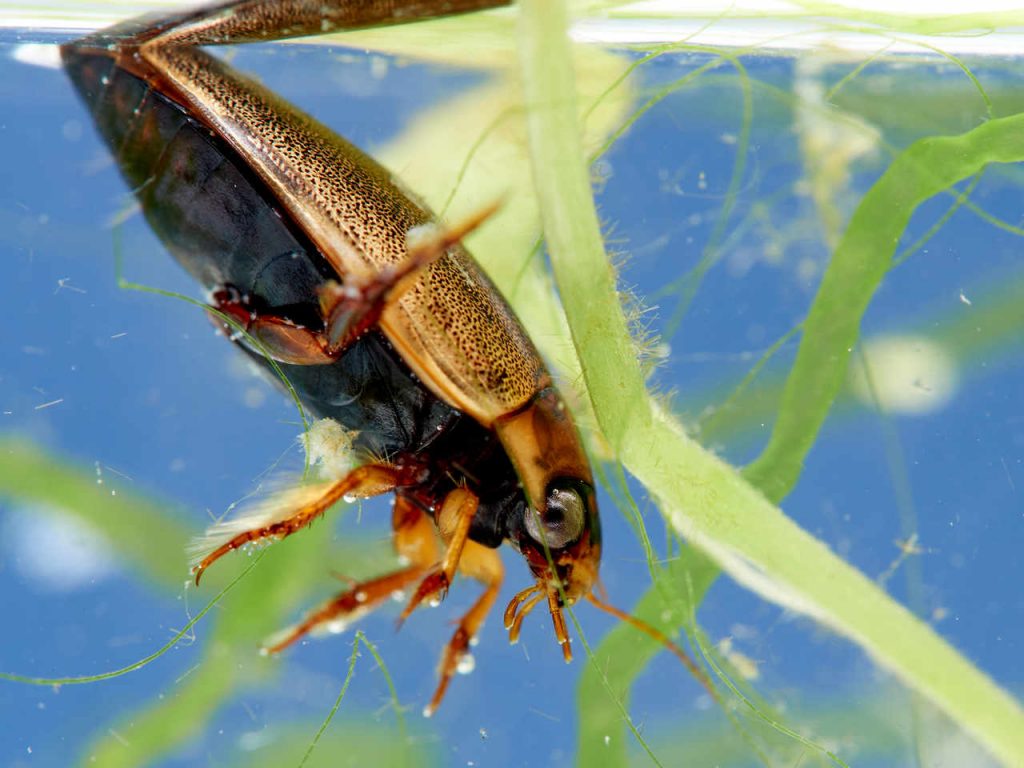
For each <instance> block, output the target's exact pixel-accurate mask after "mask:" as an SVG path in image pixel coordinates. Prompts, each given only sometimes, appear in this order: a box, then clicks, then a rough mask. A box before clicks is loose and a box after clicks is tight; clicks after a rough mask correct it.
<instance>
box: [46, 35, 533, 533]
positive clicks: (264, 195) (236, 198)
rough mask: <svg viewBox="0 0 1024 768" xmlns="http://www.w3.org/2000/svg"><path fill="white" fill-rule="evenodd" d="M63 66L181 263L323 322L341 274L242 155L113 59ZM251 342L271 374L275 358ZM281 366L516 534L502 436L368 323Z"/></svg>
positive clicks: (437, 483)
mask: <svg viewBox="0 0 1024 768" xmlns="http://www.w3.org/2000/svg"><path fill="white" fill-rule="evenodd" d="M65 66H66V69H67V71H68V73H69V75H70V76H71V78H72V80H73V82H74V83H75V86H76V88H77V89H78V91H79V93H80V94H81V96H82V98H83V100H84V101H85V103H86V105H87V106H88V108H89V110H90V112H91V113H92V115H93V118H94V120H95V123H96V126H97V128H98V130H99V131H100V133H101V135H102V136H103V138H104V140H105V141H106V142H107V144H108V145H109V147H110V149H111V151H112V152H113V153H114V155H115V158H116V159H117V162H118V165H119V167H120V170H121V173H122V174H123V175H124V177H125V180H126V181H127V182H128V184H129V185H130V186H131V187H132V189H133V190H135V195H136V197H137V199H138V201H139V203H140V205H141V207H142V211H143V213H144V215H145V217H146V219H147V221H148V223H149V225H150V226H151V227H152V229H153V231H154V232H155V233H156V234H157V235H158V236H159V237H160V239H161V240H162V241H163V243H164V244H165V246H166V247H167V248H168V250H169V251H170V252H171V253H172V254H173V255H174V256H175V258H176V259H177V260H178V261H179V262H180V263H181V264H182V266H184V267H185V268H186V269H187V270H188V271H189V272H190V273H191V274H192V275H193V277H194V278H195V279H196V280H197V281H198V282H199V283H200V284H202V285H203V286H205V287H206V289H207V290H209V291H211V292H212V291H214V290H217V289H219V288H220V287H222V286H225V285H230V286H234V287H235V288H237V289H238V290H239V291H240V292H242V293H245V294H247V296H248V300H249V302H250V304H251V306H252V307H253V308H254V309H255V310H257V311H259V312H264V313H271V314H274V315H277V316H280V317H284V318H287V319H289V320H291V321H294V322H295V323H296V324H298V325H303V326H311V327H313V326H317V325H322V324H323V321H322V319H321V317H320V305H319V297H318V290H319V288H320V287H321V286H322V285H323V284H324V283H325V282H326V281H328V280H341V279H343V278H342V276H341V275H338V274H337V272H336V271H335V270H334V269H333V268H332V267H331V265H329V264H328V263H327V261H326V260H325V259H324V258H323V256H322V255H321V254H320V252H319V251H318V249H317V248H316V247H315V246H314V245H313V244H312V243H311V242H310V241H309V239H308V238H307V237H305V236H304V234H303V232H302V230H301V228H300V227H298V226H297V225H296V224H295V222H294V221H292V220H291V218H290V216H289V215H288V213H287V211H285V210H283V209H282V206H280V205H279V204H278V203H277V201H276V200H275V199H274V196H273V194H272V193H271V192H270V190H268V189H267V187H266V185H265V184H263V183H262V181H261V180H260V179H259V178H258V177H257V176H256V175H255V174H254V173H252V172H251V170H250V169H249V168H248V165H247V164H246V163H245V162H244V161H243V160H242V159H241V158H240V157H239V156H238V153H237V152H236V151H235V150H234V149H233V148H232V147H231V146H230V145H228V143H227V142H225V141H224V140H223V139H221V138H219V137H217V136H215V135H211V134H210V131H209V130H208V129H207V128H206V127H205V126H203V125H202V124H201V123H200V122H199V121H198V120H196V119H195V118H193V117H191V116H190V115H189V114H188V113H187V112H186V111H185V109H184V108H183V107H182V106H181V105H179V104H176V103H175V102H173V101H172V100H170V99H168V98H167V97H166V96H164V95H162V94H160V93H158V92H156V91H155V90H153V89H152V88H150V87H149V86H148V85H147V84H146V83H145V82H144V81H143V80H141V79H140V78H138V77H136V76H135V75H134V74H132V73H130V72H127V71H126V70H124V69H122V68H120V67H118V66H116V62H115V61H114V60H113V59H112V58H111V57H108V56H104V55H99V54H96V53H95V52H93V51H92V50H90V49H87V48H83V49H81V50H80V51H75V50H72V51H70V52H67V53H65ZM338 141H343V140H342V139H340V138H339V139H338ZM348 149H349V151H350V152H351V153H352V154H353V155H359V156H360V157H361V160H362V162H364V163H366V164H367V165H370V166H373V167H375V168H376V169H377V170H378V172H379V173H380V174H381V175H382V176H386V172H385V171H384V170H383V169H380V168H379V166H377V165H376V163H375V162H374V161H373V160H372V159H371V158H369V157H366V156H365V155H363V154H362V153H361V152H359V150H358V149H356V148H355V147H351V145H349V147H348ZM410 204H412V203H411V202H410ZM420 213H421V216H422V220H423V221H427V220H428V218H429V217H428V215H427V214H426V212H423V211H420ZM241 346H242V348H243V349H245V351H246V352H247V354H248V355H249V357H250V358H251V359H252V360H253V361H255V362H256V363H257V364H259V365H261V366H262V367H264V368H267V369H268V373H269V368H268V363H267V360H266V358H265V357H264V356H263V355H261V354H259V353H257V352H255V351H253V350H251V349H250V348H248V347H246V346H244V345H241ZM278 364H279V365H280V366H281V367H282V369H283V370H284V372H285V375H286V376H287V377H288V380H289V381H290V382H291V384H292V386H293V387H294V388H295V390H296V392H297V393H298V395H299V397H300V399H301V400H302V402H303V404H304V405H305V406H307V407H308V408H309V409H310V410H311V411H312V412H313V413H315V414H316V415H317V416H320V417H330V418H332V419H335V420H336V421H338V422H339V423H341V424H342V425H343V426H344V427H346V428H347V429H349V430H353V431H356V432H358V433H359V434H358V437H357V439H356V443H355V445H356V447H357V448H358V449H359V450H361V451H362V452H363V453H365V454H366V455H370V456H375V457H386V458H388V459H389V460H391V461H393V462H407V463H414V464H418V465H421V466H422V469H423V472H424V474H421V476H420V478H419V479H418V481H417V483H416V484H415V486H410V487H408V488H407V489H404V490H402V491H400V493H404V494H405V495H407V496H409V497H410V498H411V499H413V500H414V501H415V502H416V503H417V504H418V505H420V506H421V507H423V508H424V509H426V510H429V511H431V512H433V511H434V510H435V509H436V508H437V507H438V506H439V505H440V502H441V500H442V499H443V498H444V497H445V495H446V494H447V493H448V492H449V491H451V490H452V488H454V487H456V486H458V485H464V486H467V487H469V488H470V489H471V490H473V492H474V493H476V494H477V495H478V497H479V499H480V502H481V503H480V507H479V509H478V511H477V514H476V515H475V517H474V520H473V525H472V528H471V531H470V536H471V538H472V539H473V540H475V541H478V542H480V543H482V544H485V545H486V546H489V547H497V546H498V545H500V544H501V542H502V541H503V540H504V539H507V538H514V535H515V534H517V533H518V527H519V524H517V522H516V521H517V520H521V518H522V516H523V512H524V510H525V507H526V501H525V498H524V497H523V493H522V490H521V488H520V487H519V481H518V478H517V476H516V473H515V470H514V469H513V466H512V464H511V463H510V462H509V459H508V457H507V455H506V453H505V451H504V449H503V447H502V445H501V442H500V440H499V439H498V437H497V434H496V433H495V432H494V431H493V430H491V429H487V428H485V427H483V426H482V425H480V424H479V423H478V422H477V421H476V420H475V419H473V418H471V417H469V416H467V415H466V414H465V413H463V412H461V411H459V410H457V409H455V408H453V407H452V406H451V405H449V404H448V403H446V402H444V401H442V400H441V399H440V398H438V397H437V396H436V395H435V394H434V393H433V392H431V391H430V390H429V389H428V388H427V387H425V386H424V385H423V384H422V382H421V381H420V380H419V379H418V377H416V376H415V375H414V374H413V373H412V371H411V370H410V368H409V366H408V365H407V364H406V363H405V361H404V360H403V359H402V357H401V356H400V355H399V354H398V352H397V351H396V350H395V348H394V346H393V345H392V344H391V343H390V341H389V340H388V339H387V338H386V336H384V335H383V334H382V333H380V332H379V331H376V330H371V331H370V332H368V333H365V334H364V335H362V336H361V337H360V338H359V339H357V340H356V341H355V342H354V343H353V344H352V345H351V346H349V347H347V348H346V349H345V350H344V351H343V352H342V353H341V354H340V356H339V357H338V358H337V360H335V361H334V362H333V363H329V364H325V365H289V364H287V363H278ZM271 376H272V377H273V374H271ZM275 378H276V377H275ZM513 529H514V530H513Z"/></svg>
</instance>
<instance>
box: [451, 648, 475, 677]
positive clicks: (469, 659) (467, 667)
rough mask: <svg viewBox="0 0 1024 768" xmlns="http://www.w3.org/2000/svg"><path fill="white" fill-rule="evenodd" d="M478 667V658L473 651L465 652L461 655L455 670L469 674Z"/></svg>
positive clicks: (461, 673)
mask: <svg viewBox="0 0 1024 768" xmlns="http://www.w3.org/2000/svg"><path fill="white" fill-rule="evenodd" d="M474 669H476V659H475V658H474V657H473V654H472V653H464V654H462V656H460V657H459V661H458V663H457V664H456V665H455V671H456V672H458V673H459V674H460V675H468V674H469V673H470V672H472V671H473V670H474Z"/></svg>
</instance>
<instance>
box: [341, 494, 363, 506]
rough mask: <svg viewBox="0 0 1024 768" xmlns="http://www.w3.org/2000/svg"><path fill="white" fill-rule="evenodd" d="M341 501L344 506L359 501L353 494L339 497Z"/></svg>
mask: <svg viewBox="0 0 1024 768" xmlns="http://www.w3.org/2000/svg"><path fill="white" fill-rule="evenodd" d="M341 499H342V501H344V502H345V503H346V504H355V503H356V501H358V500H359V497H358V496H356V495H355V494H354V493H346V494H345V495H344V496H342V497H341Z"/></svg>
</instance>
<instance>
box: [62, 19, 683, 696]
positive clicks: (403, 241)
mask: <svg viewBox="0 0 1024 768" xmlns="http://www.w3.org/2000/svg"><path fill="white" fill-rule="evenodd" d="M506 3H507V0H447V2H444V3H438V2H435V1H432V0H396V2H390V3H388V2H371V1H370V0H230V1H229V2H226V3H223V4H221V5H217V6H213V7H209V8H205V9H202V10H199V11H194V12H186V13H181V14H177V15H172V16H166V17H159V18H141V19H136V20H132V21H129V22H126V23H123V24H121V25H117V26H115V27H112V28H110V29H107V30H103V31H100V32H98V33H95V34H93V35H90V36H88V37H85V38H83V39H81V40H78V41H75V42H73V43H70V44H68V45H65V46H64V47H63V49H62V55H63V59H64V66H65V69H66V71H67V73H68V75H69V76H70V78H71V80H72V81H73V83H74V85H75V87H76V88H77V90H78V92H79V94H80V95H81V97H82V99H83V100H84V102H85V103H86V105H87V107H88V108H89V110H90V111H91V113H92V116H93V118H94V120H95V123H96V126H97V128H98V130H99V132H100V134H101V135H102V136H103V138H104V139H105V141H106V142H107V143H108V145H109V146H110V148H111V151H112V152H113V154H114V155H115V157H116V159H117V162H118V164H119V167H120V171H121V173H122V175H123V176H124V177H125V179H126V180H127V182H128V184H129V185H130V186H131V188H132V189H133V190H134V193H135V195H136V197H137V198H138V200H139V203H140V205H141V208H142V211H143V213H144V215H145V217H146V219H147V221H148V223H149V225H150V226H151V227H152V228H153V230H154V231H155V232H156V233H157V235H158V236H159V237H160V238H161V240H162V241H163V242H164V243H165V245H166V247H167V248H168V249H169V250H170V251H171V253H172V254H173V255H174V256H175V258H176V259H177V260H178V261H179V262H180V263H181V264H182V265H183V266H184V267H185V268H186V269H187V270H188V271H189V272H190V273H191V274H192V275H193V276H194V277H195V278H196V279H197V280H198V281H199V282H200V283H201V284H202V285H203V286H204V287H205V289H206V290H207V291H208V294H209V300H210V304H211V306H212V307H213V308H214V309H216V310H218V311H219V312H220V313H223V314H225V315H227V316H229V317H231V318H233V319H234V320H235V322H236V323H238V324H240V325H241V326H243V327H244V328H245V330H246V332H247V335H248V336H249V337H250V339H255V340H257V341H258V345H259V346H260V347H261V348H262V350H264V351H269V354H270V355H271V356H272V357H273V358H274V359H275V360H276V361H277V362H278V363H279V364H280V366H281V367H282V368H283V370H284V372H285V374H286V376H287V377H288V379H289V381H290V382H291V383H292V385H293V386H294V387H295V389H296V390H297V392H298V393H299V395H300V397H301V399H302V401H303V403H304V404H305V405H306V406H307V407H308V408H309V409H310V410H312V411H313V412H314V413H316V414H317V415H318V416H322V417H330V418H332V419H335V420H336V421H338V422H339V423H340V424H342V425H343V426H344V427H346V428H347V429H348V430H351V431H352V432H354V433H357V434H358V436H357V437H356V440H355V447H356V448H357V449H358V451H359V452H360V455H361V456H362V457H364V461H363V463H361V465H359V466H358V467H356V468H355V469H353V470H352V471H350V472H349V473H348V474H347V475H345V476H344V477H342V478H341V479H337V480H334V481H331V482H327V483H323V484H320V485H313V486H310V487H308V488H306V489H305V490H303V491H302V499H301V501H300V502H298V503H292V504H291V505H289V506H287V507H282V508H279V509H277V510H276V511H275V513H274V514H272V515H270V516H269V517H265V518H264V519H260V520H254V519H242V520H240V521H231V522H229V523H227V524H224V525H221V526H219V527H215V528H214V529H211V532H210V537H209V538H208V539H207V541H208V542H212V543H211V544H209V546H208V547H207V548H206V549H205V550H204V551H203V552H202V553H201V556H200V557H199V558H198V560H197V563H196V566H195V568H194V574H195V578H196V581H197V582H198V581H199V578H200V576H201V575H202V573H203V572H204V571H205V570H206V569H207V568H208V567H209V566H210V565H212V564H213V563H214V562H215V561H216V560H217V559H219V558H220V557H221V556H222V555H224V554H226V553H227V552H230V551H232V550H235V549H238V548H239V547H242V546H244V545H246V544H249V543H251V542H259V541H262V540H272V539H281V538H284V537H286V536H288V535H290V534H291V533H294V532H295V531H298V530H300V529H302V528H304V527H305V526H307V525H309V524H310V523H311V522H312V521H314V520H315V519H317V518H318V517H320V516H321V515H322V514H323V513H324V512H325V511H326V510H327V509H328V508H330V507H331V506H332V505H333V504H334V503H335V502H337V501H338V500H339V499H341V498H342V497H369V496H374V495H379V494H384V493H390V492H393V493H394V506H393V513H392V525H393V532H394V545H395V548H396V550H397V552H398V554H399V555H400V556H401V558H402V559H403V560H404V562H405V565H404V566H403V567H402V568H400V569H399V570H397V571H395V572H393V573H389V574H386V575H383V576H380V577H377V578H374V579H370V580H369V581H366V582H364V583H361V584H358V585H356V586H354V587H352V588H351V589H349V590H347V591H345V592H344V593H342V594H340V595H338V596H337V597H335V598H334V599H332V600H330V601H328V602H327V603H325V604H323V605H322V606H320V607H319V608H317V609H316V610H314V611H313V612H311V613H310V614H309V615H308V616H307V617H306V618H305V619H304V620H303V621H301V622H300V623H299V624H298V625H297V626H295V627H293V628H292V629H290V630H288V631H286V632H285V633H283V634H282V635H281V636H280V637H278V638H277V640H276V642H274V643H273V644H272V647H271V648H270V650H272V651H277V650H281V649H282V648H283V647H285V646H286V645H288V644H290V643H292V642H294V641H295V640H297V639H298V638H299V637H301V636H303V635H304V634H305V633H307V632H309V631H310V630H313V629H316V628H318V627H322V626H341V625H344V624H345V623H347V622H349V621H352V620H354V619H356V618H358V617H359V616H361V615H363V614H365V613H366V612H368V611H369V610H372V609H373V608H375V607H377V606H378V605H379V604H381V603H382V602H384V601H385V600H386V599H387V598H389V597H390V596H391V595H392V594H393V593H394V592H396V591H400V590H403V589H405V588H410V589H411V588H412V587H413V585H416V587H415V589H414V590H413V591H412V597H411V599H410V600H409V602H408V604H407V606H406V607H405V610H404V612H403V613H402V619H404V618H405V617H407V616H408V615H409V614H410V613H411V612H412V611H413V610H414V609H415V608H416V607H417V606H418V605H419V604H420V603H421V602H423V601H424V600H435V599H437V598H439V597H443V596H444V594H445V593H446V592H447V589H448V587H449V585H450V584H451V582H452V580H453V578H454V576H455V574H456V572H460V573H462V574H463V575H464V576H469V577H471V578H474V579H476V580H479V581H480V582H482V583H483V584H484V592H483V594H482V595H481V596H480V597H479V598H478V599H477V601H476V602H475V603H474V604H473V605H472V607H471V608H470V609H469V611H468V612H467V613H466V614H465V615H464V616H463V617H462V618H461V620H460V622H459V624H458V628H457V629H456V631H455V633H454V635H453V637H452V638H451V640H450V641H449V643H448V645H447V646H446V648H445V650H444V653H443V657H442V662H441V668H440V681H439V683H438V686H437V689H436V692H435V693H434V695H433V698H432V699H431V701H430V703H429V704H428V706H427V708H426V709H425V712H426V713H427V714H429V713H430V712H433V711H434V710H435V709H436V707H437V706H438V704H439V703H440V701H441V699H442V697H443V695H444V692H445V690H446V687H447V685H448V682H449V680H450V678H451V676H452V675H453V674H454V672H455V671H456V670H457V669H458V667H459V663H460V660H462V659H464V658H465V657H466V655H467V654H468V653H469V646H470V644H471V642H472V640H473V638H474V637H475V636H476V634H477V633H478V631H479V630H480V627H481V625H482V624H483V621H484V619H485V617H486V615H487V614H488V612H489V611H490V610H491V608H492V606H493V604H494V602H495V600H496V599H497V596H498V590H499V587H500V585H501V582H502V578H503V568H502V564H501V561H500V559H499V557H498V554H497V552H496V548H497V547H498V546H499V545H501V544H502V543H503V542H508V543H510V544H511V545H512V546H513V547H515V548H516V549H517V550H518V551H519V552H520V553H521V554H522V556H523V557H524V558H525V560H526V562H527V564H528V566H529V568H530V571H531V572H532V575H533V578H534V581H535V583H534V584H533V585H531V586H530V587H528V588H526V589H524V590H522V591H521V592H519V593H518V594H517V595H516V596H515V597H514V598H513V599H512V601H511V602H510V604H509V606H508V608H507V609H506V611H505V614H504V618H505V626H506V628H507V629H508V630H509V635H510V640H511V641H512V642H515V640H516V639H517V637H518V634H519V630H520V627H521V624H522V621H523V618H524V617H525V616H526V615H527V614H528V613H529V612H530V611H531V610H532V609H533V608H534V607H536V606H537V605H538V604H546V605H547V607H548V610H549V612H550V614H551V617H552V621H553V623H554V631H555V636H556V638H557V640H558V643H559V644H560V645H561V647H562V650H563V653H564V656H565V659H566V660H567V661H568V660H570V659H571V646H570V642H569V636H568V632H567V629H566V624H565V620H564V617H563V608H564V606H565V605H566V604H569V605H572V604H574V603H576V602H577V601H579V600H581V599H583V598H589V599H591V600H592V601H593V602H594V603H595V604H597V605H599V606H601V607H603V608H605V609H606V610H608V609H609V608H610V606H605V605H602V603H601V602H600V601H599V600H597V598H595V597H594V596H593V594H592V591H591V590H592V589H593V587H594V585H595V583H596V580H597V576H598V567H599V563H600V556H601V526H600V520H599V517H598V510H597V504H596V497H595V493H594V482H593V477H592V474H591V470H590V466H589V463H588V460H587V457H586V454H585V452H584V449H583V446H582V444H581V441H580V438H579V435H578V433H577V430H576V427H575V425H574V423H573V420H572V418H571V416H570V414H569V412H568V410H567V409H566V408H565V406H564V403H563V400H562V398H561V397H560V396H559V394H558V391H557V390H556V388H555V386H554V384H553V382H552V379H551V377H550V375H549V373H548V372H547V370H546V368H545V366H544V364H543V363H542V361H541V359H540V357H539V355H538V353H537V351H536V349H535V348H534V346H533V344H532V343H531V342H530V340H529V339H528V338H527V336H526V334H525V332H524V331H523V329H522V327H521V326H520V324H519V321H518V320H517V319H516V317H515V316H514V314H513V313H512V311H511V309H510V308H509V307H508V305H507V304H506V303H505V301H504V299H503V298H502V297H501V294H500V293H499V292H498V291H497V289H496V288H495V287H494V286H493V285H492V284H491V282H490V280H489V279H488V278H487V277H486V275H485V274H484V273H483V272H482V271H481V270H480V268H479V267H478V266H477V265H476V263H475V262H474V261H473V259H472V258H471V257H470V255H469V254H468V253H467V252H466V251H465V249H464V248H463V247H462V246H461V244H460V240H461V238H462V236H463V235H464V234H466V233H467V232H468V231H469V230H471V229H472V228H473V227H475V226H476V225H477V224H479V223H480V221H482V219H483V218H485V217H486V212H484V213H482V214H480V215H479V216H477V217H476V218H475V219H473V220H470V221H467V222H463V223H462V224H461V225H459V226H455V227H453V228H444V227H441V226H438V225H434V224H433V222H434V218H433V216H432V214H431V213H429V212H428V211H427V210H426V209H425V208H424V207H423V206H422V205H421V204H420V203H418V202H417V201H416V200H415V199H414V198H413V197H412V196H411V195H410V194H408V193H406V192H404V191H403V190H402V188H401V186H400V184H399V183H398V182H397V181H396V180H395V179H393V178H392V177H391V176H390V174H389V173H388V172H387V171H386V170H384V168H382V167H381V166H380V165H379V164H377V163H376V162H375V161H374V160H373V159H371V158H370V157H368V156H367V155H365V154H363V153H362V152H361V151H360V150H358V149H357V148H355V147H354V146H352V145H351V144H349V143H348V142H346V141H345V140H344V139H342V138H340V137H338V136H336V135H335V134H333V133H332V132H331V131H329V130H328V129H327V128H325V127H324V126H322V125H320V124H318V123H317V122H315V121H314V120H312V119H311V118H309V117H308V116H306V115H304V114H302V113H301V112H299V111H298V110H296V109H295V108H294V107H292V106H290V105H289V104H287V103H286V102H284V101H283V100H281V99H279V98H278V97H276V96H275V95H274V94H272V93H270V92H269V91H268V90H266V89H265V88H263V87H261V86H260V85H258V84H256V83H255V82H253V81H251V80H249V79H247V78H245V77H243V76H241V75H239V74H238V73H236V72H234V71H233V70H232V69H231V68H230V67H228V66H227V65H226V64H224V63H223V62H221V61H219V60H217V59H216V58H213V57H212V56H210V55H209V54H208V53H206V52H205V51H204V50H202V49H201V48H200V47H199V46H203V45H213V44H218V43H239V42H249V41H254V40H265V39H271V38H279V37H288V36H291V37H294V36H300V35H308V34H315V33H320V32H323V31H327V30H331V29H335V28H337V29H342V28H345V29H352V28H358V27H366V26H373V25H379V24H391V23H398V22H401V21H407V20H415V19H422V18H428V17H431V16H436V15H442V14H448V13H456V12H464V11H471V10H478V9H483V8H489V7H493V6H499V5H505V4H506ZM411 235H413V236H411ZM232 338H234V339H235V340H236V342H237V345H238V346H239V347H240V348H241V349H242V350H243V351H245V352H246V353H247V354H248V355H249V356H250V357H251V358H252V359H253V360H254V361H256V362H257V363H259V364H262V365H264V366H266V364H267V363H266V360H265V359H264V357H263V354H262V353H258V352H257V351H256V350H255V349H254V348H253V344H252V343H251V342H249V343H247V342H246V341H245V340H244V339H239V338H238V336H237V335H232ZM289 498H292V499H293V500H294V498H295V497H294V496H292V497H289ZM437 534H440V535H439V537H438V535H437ZM438 538H440V543H441V545H443V546H439V545H438ZM620 618H627V620H629V619H628V617H624V616H621V615H620ZM633 623H635V622H633ZM645 631H648V630H645ZM654 634H655V635H656V636H659V635H660V633H654ZM659 639H662V640H665V639H664V638H663V637H660V638H659Z"/></svg>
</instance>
